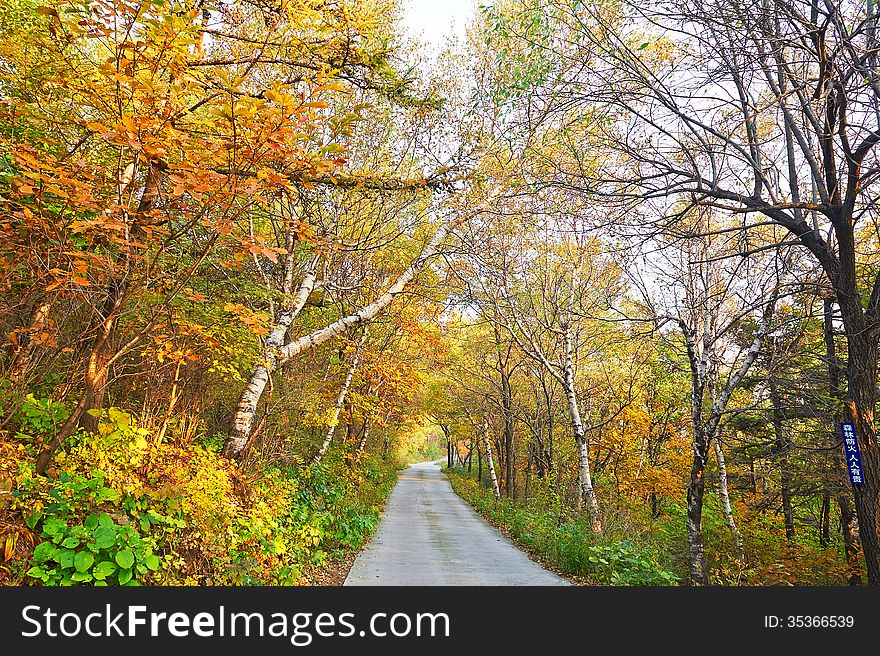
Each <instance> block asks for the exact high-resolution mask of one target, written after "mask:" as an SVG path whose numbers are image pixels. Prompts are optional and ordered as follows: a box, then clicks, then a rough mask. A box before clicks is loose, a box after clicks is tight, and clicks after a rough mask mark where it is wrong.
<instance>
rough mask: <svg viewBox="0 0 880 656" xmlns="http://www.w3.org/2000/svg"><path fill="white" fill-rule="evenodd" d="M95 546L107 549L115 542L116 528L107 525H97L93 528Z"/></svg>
mask: <svg viewBox="0 0 880 656" xmlns="http://www.w3.org/2000/svg"><path fill="white" fill-rule="evenodd" d="M94 536H95V546H97V547H98V548H99V549H109V548H110V547H112V546H113V545H114V544H116V529H115V528H110V527H108V526H99V527H98V528H96V529H95V532H94Z"/></svg>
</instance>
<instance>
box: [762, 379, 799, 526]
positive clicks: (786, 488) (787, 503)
mask: <svg viewBox="0 0 880 656" xmlns="http://www.w3.org/2000/svg"><path fill="white" fill-rule="evenodd" d="M768 382H769V384H770V401H771V403H772V404H773V433H774V437H775V438H776V457H777V460H778V462H779V488H780V493H781V495H782V516H783V521H784V522H785V537H786V539H787V540H788V541H789V542H791V541H792V540H794V513H793V512H792V508H791V469H790V467H789V461H788V452H789V449H790V448H791V444H790V442H789V441H788V440H787V439H786V437H785V430H784V426H783V423H782V422H783V419H784V417H783V414H782V400H781V398H780V396H779V390H778V389H777V387H776V381H775V380H774V377H773V375H772V374H771V375H770V376H769V381H768Z"/></svg>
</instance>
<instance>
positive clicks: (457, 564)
mask: <svg viewBox="0 0 880 656" xmlns="http://www.w3.org/2000/svg"><path fill="white" fill-rule="evenodd" d="M345 585H568V583H567V582H566V581H565V580H564V579H562V578H560V577H558V576H557V575H556V574H553V573H552V572H549V571H547V570H546V569H544V568H543V567H541V566H540V565H538V564H537V563H535V562H533V561H532V560H530V559H529V557H528V556H527V555H526V554H525V553H523V552H522V551H521V550H519V549H518V548H517V547H516V546H514V545H513V544H512V543H511V542H510V541H509V540H507V539H506V538H505V537H504V536H503V535H501V534H500V533H499V532H498V531H496V530H495V529H494V528H493V527H491V526H490V525H489V524H487V523H486V522H485V521H484V520H483V519H482V518H481V517H480V516H479V515H478V514H477V513H476V512H475V511H474V510H473V509H472V508H471V507H470V506H469V505H468V504H467V503H465V502H464V501H463V500H462V499H460V498H459V497H458V496H457V495H456V494H455V492H453V491H452V487H451V486H450V484H449V481H448V480H447V479H446V477H445V476H444V475H443V474H442V473H441V471H440V467H439V466H437V465H436V464H434V463H429V462H423V463H418V464H415V465H412V466H411V467H410V468H409V469H407V470H406V471H404V472H401V474H400V476H399V479H398V483H397V485H396V486H395V488H394V491H393V492H392V493H391V496H390V498H389V499H388V503H387V505H386V507H385V513H384V514H383V516H382V521H381V523H380V525H379V529H378V531H377V532H376V534H375V536H374V537H373V539H372V540H371V541H370V543H369V545H368V546H367V547H366V548H365V549H364V550H363V551H362V552H361V554H360V555H359V556H358V557H357V559H356V560H355V562H354V565H353V566H352V568H351V570H350V571H349V573H348V576H347V578H346V579H345Z"/></svg>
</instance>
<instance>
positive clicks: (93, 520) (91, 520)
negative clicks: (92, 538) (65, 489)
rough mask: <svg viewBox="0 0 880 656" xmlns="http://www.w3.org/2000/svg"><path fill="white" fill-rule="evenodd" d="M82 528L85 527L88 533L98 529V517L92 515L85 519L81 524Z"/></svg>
mask: <svg viewBox="0 0 880 656" xmlns="http://www.w3.org/2000/svg"><path fill="white" fill-rule="evenodd" d="M83 526H85V527H86V528H87V529H89V530H90V531H94V530H95V529H96V528H97V527H98V516H97V515H96V514H94V513H92V514H91V515H89V516H88V517H86V521H84V522H83Z"/></svg>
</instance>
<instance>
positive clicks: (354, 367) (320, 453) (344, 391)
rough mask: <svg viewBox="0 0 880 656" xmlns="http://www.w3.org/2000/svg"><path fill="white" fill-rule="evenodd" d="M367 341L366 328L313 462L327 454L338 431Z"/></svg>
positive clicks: (355, 350)
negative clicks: (340, 417)
mask: <svg viewBox="0 0 880 656" xmlns="http://www.w3.org/2000/svg"><path fill="white" fill-rule="evenodd" d="M366 341H367V332H366V330H365V331H364V334H363V336H362V337H361V338H360V340H359V341H358V343H357V346H356V347H355V349H354V356H353V357H352V359H351V365H350V366H349V367H348V373H347V374H346V375H345V382H344V383H343V384H342V389H340V390H339V396H337V397H336V405H335V406H334V408H333V417H332V418H331V419H330V426H329V428H328V429H327V434H326V435H325V436H324V441H323V442H322V443H321V448H320V449H318V453H317V454H315V457H314V459H313V460H312V462H313V463H318V462H321V459H322V458H323V457H324V456H325V455H326V454H327V449H329V448H330V443H331V442H332V441H333V433H334V432H336V424H337V423H338V422H339V413H340V412H341V411H342V406H343V404H344V403H345V397H346V396H348V389H349V388H350V387H351V381H352V379H353V378H354V374H355V371H357V368H358V365H359V364H360V359H361V349H362V348H363V346H364V342H366Z"/></svg>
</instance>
